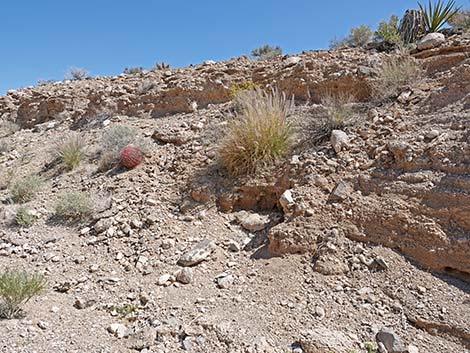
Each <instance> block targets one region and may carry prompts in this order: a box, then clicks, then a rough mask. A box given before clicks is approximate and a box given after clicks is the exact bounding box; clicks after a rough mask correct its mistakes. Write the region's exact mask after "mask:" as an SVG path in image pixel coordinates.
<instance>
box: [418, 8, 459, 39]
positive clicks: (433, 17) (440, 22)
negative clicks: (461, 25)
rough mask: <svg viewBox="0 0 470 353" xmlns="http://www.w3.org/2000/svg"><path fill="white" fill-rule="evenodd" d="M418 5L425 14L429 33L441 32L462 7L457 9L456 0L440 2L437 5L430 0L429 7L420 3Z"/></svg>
mask: <svg viewBox="0 0 470 353" xmlns="http://www.w3.org/2000/svg"><path fill="white" fill-rule="evenodd" d="M418 5H419V8H420V9H421V12H422V13H423V17H424V23H425V25H426V32H427V33H433V32H437V31H439V30H440V29H441V28H442V27H443V26H444V24H445V23H446V22H447V21H449V20H450V19H451V18H452V17H454V16H455V14H457V13H458V12H459V10H460V7H455V0H449V1H447V2H444V1H441V0H438V1H437V2H436V3H435V4H433V3H432V1H431V0H429V1H428V5H427V6H424V5H422V4H421V3H420V2H418Z"/></svg>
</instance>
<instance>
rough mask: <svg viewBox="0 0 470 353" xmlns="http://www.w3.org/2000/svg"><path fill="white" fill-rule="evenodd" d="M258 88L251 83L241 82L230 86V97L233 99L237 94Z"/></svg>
mask: <svg viewBox="0 0 470 353" xmlns="http://www.w3.org/2000/svg"><path fill="white" fill-rule="evenodd" d="M255 87H258V86H257V85H256V83H254V82H253V81H242V82H238V83H233V84H231V85H230V97H232V98H235V97H236V96H237V95H238V94H239V93H241V92H244V91H249V90H252V89H254V88H255Z"/></svg>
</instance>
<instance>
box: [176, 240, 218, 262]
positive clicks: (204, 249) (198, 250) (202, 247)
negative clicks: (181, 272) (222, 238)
mask: <svg viewBox="0 0 470 353" xmlns="http://www.w3.org/2000/svg"><path fill="white" fill-rule="evenodd" d="M214 248H215V244H214V243H213V242H212V241H211V240H209V239H204V240H202V241H201V242H199V243H198V244H197V245H196V246H194V247H193V248H192V249H191V250H189V251H188V252H186V253H185V254H183V256H181V257H180V259H179V260H178V264H179V265H181V266H194V265H197V264H199V263H201V262H202V261H204V260H205V259H207V258H208V257H209V255H210V254H211V253H212V252H213V251H214Z"/></svg>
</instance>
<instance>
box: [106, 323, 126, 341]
mask: <svg viewBox="0 0 470 353" xmlns="http://www.w3.org/2000/svg"><path fill="white" fill-rule="evenodd" d="M108 332H109V333H112V334H113V335H115V336H116V337H117V338H123V337H125V336H126V334H127V327H126V326H125V325H123V324H111V325H109V327H108Z"/></svg>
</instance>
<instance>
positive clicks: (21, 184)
mask: <svg viewBox="0 0 470 353" xmlns="http://www.w3.org/2000/svg"><path fill="white" fill-rule="evenodd" d="M41 185H42V179H41V178H40V177H38V176H36V175H29V176H27V177H25V178H23V179H20V180H17V181H16V182H15V183H13V185H12V186H11V189H10V192H11V198H12V200H13V201H14V202H17V203H24V202H28V201H31V200H32V199H33V198H34V196H35V195H36V193H37V192H38V190H39V189H40V187H41Z"/></svg>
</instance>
